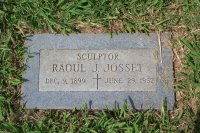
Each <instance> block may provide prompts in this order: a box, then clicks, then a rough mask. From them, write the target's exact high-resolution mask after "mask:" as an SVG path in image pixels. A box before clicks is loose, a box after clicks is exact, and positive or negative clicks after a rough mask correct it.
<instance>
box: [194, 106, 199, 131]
mask: <svg viewBox="0 0 200 133" xmlns="http://www.w3.org/2000/svg"><path fill="white" fill-rule="evenodd" d="M194 133H200V108H199V110H198V113H197V119H196V121H195V127H194Z"/></svg>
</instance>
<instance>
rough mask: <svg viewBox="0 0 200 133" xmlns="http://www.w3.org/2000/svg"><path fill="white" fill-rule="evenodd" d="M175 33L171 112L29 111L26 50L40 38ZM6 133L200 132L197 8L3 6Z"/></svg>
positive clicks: (136, 0) (95, 0)
mask: <svg viewBox="0 0 200 133" xmlns="http://www.w3.org/2000/svg"><path fill="white" fill-rule="evenodd" d="M164 31H169V32H171V33H172V39H171V41H170V42H171V45H172V48H173V52H174V66H175V87H174V89H175V91H176V106H175V109H174V110H173V111H166V110H165V109H164V108H162V109H161V110H160V111H155V110H146V111H137V110H131V109H129V108H128V107H127V106H126V104H124V107H123V108H121V109H119V108H117V107H116V109H114V110H112V111H109V110H106V109H105V110H97V111H91V110H87V109H85V108H83V109H81V110H76V109H74V110H26V109H24V108H23V107H22V106H21V105H20V97H21V94H20V86H21V84H22V74H23V72H24V70H25V66H24V64H23V56H24V55H25V54H27V53H26V52H25V49H24V47H23V43H24V39H25V37H26V36H28V35H30V34H34V33H61V34H68V33H72V32H76V33H80V32H93V33H101V32H111V33H113V32H117V33H119V32H128V33H134V32H144V33H149V32H164ZM0 37H1V41H0V132H20V133H21V132H25V133H26V132H30V133H40V132H197V133H198V132H200V128H199V127H200V105H199V99H200V53H199V52H200V1H199V0H173V1H170V0H126V1H123V0H68V1H65V0H53V1H50V0H44V1H40V0H33V1H29V0H19V1H14V0H13V1H12V0H1V1H0Z"/></svg>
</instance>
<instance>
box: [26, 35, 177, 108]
mask: <svg viewBox="0 0 200 133" xmlns="http://www.w3.org/2000/svg"><path fill="white" fill-rule="evenodd" d="M168 38H169V35H168V34H163V35H161V38H158V36H157V35H156V34H153V33H152V34H150V35H146V34H141V33H140V34H139V33H137V34H118V35H113V37H112V38H110V37H109V36H108V35H107V34H70V35H53V34H36V35H33V36H30V37H28V38H27V40H26V42H25V45H26V47H27V50H28V52H29V53H30V54H31V57H30V58H27V62H25V63H26V65H27V69H26V72H25V74H24V76H23V78H24V83H23V85H22V93H23V99H22V103H25V107H26V108H38V109H72V108H75V107H76V108H80V107H81V106H82V105H84V104H86V105H87V107H88V108H89V109H102V108H109V109H112V108H114V107H115V106H121V105H122V101H126V102H127V104H128V105H129V106H130V107H131V108H135V109H149V108H155V109H159V108H161V106H162V104H163V103H164V104H165V106H166V107H167V108H168V109H173V105H174V93H173V62H172V51H171V48H170V46H169V45H168ZM159 39H160V40H159Z"/></svg>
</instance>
